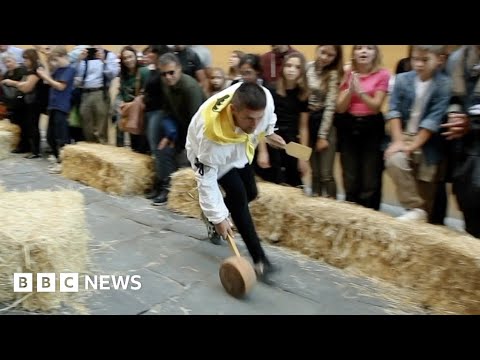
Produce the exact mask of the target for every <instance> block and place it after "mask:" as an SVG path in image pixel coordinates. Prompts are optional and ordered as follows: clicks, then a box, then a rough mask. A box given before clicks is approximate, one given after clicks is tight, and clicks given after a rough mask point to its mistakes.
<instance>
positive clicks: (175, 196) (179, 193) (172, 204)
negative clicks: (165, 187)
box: [167, 168, 202, 219]
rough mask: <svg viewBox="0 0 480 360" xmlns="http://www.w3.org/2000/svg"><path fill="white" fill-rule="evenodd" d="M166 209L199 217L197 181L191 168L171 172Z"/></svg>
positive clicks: (200, 212)
mask: <svg viewBox="0 0 480 360" xmlns="http://www.w3.org/2000/svg"><path fill="white" fill-rule="evenodd" d="M167 209H169V210H171V211H174V212H178V213H180V214H183V215H186V216H190V217H193V218H197V219H200V218H201V214H202V210H201V209H200V205H199V204H198V191H197V182H196V180H195V173H194V172H193V170H192V169H190V168H186V169H181V170H178V171H176V172H175V173H173V174H172V176H171V181H170V192H169V193H168V202H167Z"/></svg>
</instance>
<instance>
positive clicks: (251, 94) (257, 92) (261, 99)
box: [232, 83, 267, 110]
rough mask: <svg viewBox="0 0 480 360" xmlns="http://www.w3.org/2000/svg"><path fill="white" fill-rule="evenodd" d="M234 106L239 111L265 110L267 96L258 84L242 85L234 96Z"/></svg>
mask: <svg viewBox="0 0 480 360" xmlns="http://www.w3.org/2000/svg"><path fill="white" fill-rule="evenodd" d="M232 104H233V105H235V107H236V108H238V109H239V110H241V109H244V108H247V109H250V110H263V109H265V107H266V106H267V95H265V90H263V88H262V87H261V86H260V85H258V84H256V83H242V85H240V86H239V87H238V89H237V90H236V91H235V93H234V94H233V97H232Z"/></svg>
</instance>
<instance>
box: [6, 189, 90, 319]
mask: <svg viewBox="0 0 480 360" xmlns="http://www.w3.org/2000/svg"><path fill="white" fill-rule="evenodd" d="M0 204H1V206H0V218H1V219H2V226H0V302H1V303H4V304H9V303H12V304H16V303H17V302H18V304H16V306H17V307H18V308H20V309H25V310H29V311H51V310H54V309H57V308H59V307H60V306H61V305H71V304H73V303H74V302H76V301H77V300H76V298H75V295H78V293H66V292H60V291H58V289H59V287H58V284H57V288H56V290H57V291H55V292H48V293H47V292H36V291H35V289H36V274H37V273H55V274H57V276H58V274H59V273H63V272H73V273H79V274H80V276H81V275H82V274H85V273H86V268H87V264H88V263H89V261H88V244H89V242H90V234H89V232H88V231H87V227H86V219H85V211H84V197H83V195H82V194H81V193H79V192H77V191H70V190H60V191H32V192H8V191H7V192H2V193H0ZM18 272H24V273H33V290H34V291H33V292H31V293H20V292H18V293H14V292H13V274H14V273H18ZM79 290H80V289H79ZM10 306H12V305H10Z"/></svg>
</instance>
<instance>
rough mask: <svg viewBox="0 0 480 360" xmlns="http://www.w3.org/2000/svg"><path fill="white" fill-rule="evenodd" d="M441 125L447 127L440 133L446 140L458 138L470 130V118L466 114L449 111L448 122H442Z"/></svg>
mask: <svg viewBox="0 0 480 360" xmlns="http://www.w3.org/2000/svg"><path fill="white" fill-rule="evenodd" d="M441 127H443V128H446V129H447V131H445V132H444V133H442V135H443V136H445V137H446V138H447V140H454V139H459V138H461V137H462V136H464V135H465V134H467V133H468V131H469V130H470V119H469V117H468V116H467V114H462V113H449V114H448V122H447V123H446V124H442V125H441Z"/></svg>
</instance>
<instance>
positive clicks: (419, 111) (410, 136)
mask: <svg viewBox="0 0 480 360" xmlns="http://www.w3.org/2000/svg"><path fill="white" fill-rule="evenodd" d="M443 50H444V49H443V46H442V45H415V46H414V47H413V50H412V67H413V71H410V72H406V73H402V74H399V75H398V76H397V79H396V81H395V86H394V88H393V92H392V94H391V98H390V109H389V112H388V115H387V117H386V118H387V120H388V121H390V125H391V137H392V142H391V143H390V145H389V146H388V148H387V150H386V151H385V166H386V170H387V173H388V174H389V175H390V177H391V178H392V180H393V182H394V183H395V185H396V190H397V197H398V200H399V201H400V204H401V205H402V206H403V207H405V208H406V209H407V210H408V211H407V213H406V214H404V215H402V216H400V217H399V218H398V219H400V220H416V221H427V220H429V221H431V213H432V210H433V209H432V205H433V199H434V194H435V190H436V186H437V183H438V182H439V181H440V180H442V178H443V176H444V166H443V165H444V162H443V160H444V154H443V151H442V146H441V141H442V139H441V137H440V136H439V130H440V125H441V124H442V119H443V117H444V116H445V114H446V112H447V108H448V103H449V99H450V80H449V78H448V77H447V76H446V75H444V74H443V73H442V72H441V71H440V70H439V67H440V65H441V63H442V58H441V56H442V54H443V52H444V51H443Z"/></svg>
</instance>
